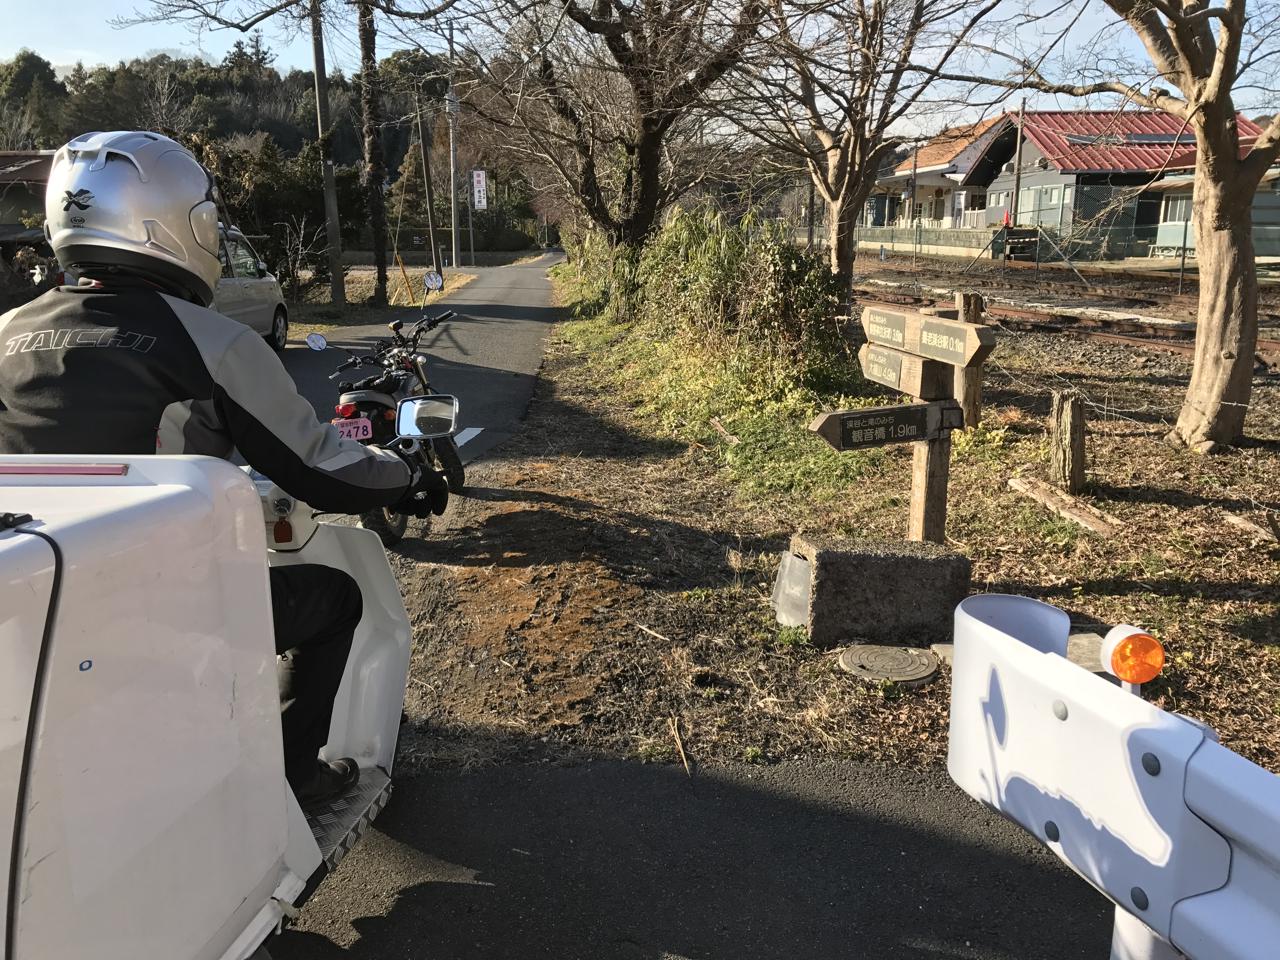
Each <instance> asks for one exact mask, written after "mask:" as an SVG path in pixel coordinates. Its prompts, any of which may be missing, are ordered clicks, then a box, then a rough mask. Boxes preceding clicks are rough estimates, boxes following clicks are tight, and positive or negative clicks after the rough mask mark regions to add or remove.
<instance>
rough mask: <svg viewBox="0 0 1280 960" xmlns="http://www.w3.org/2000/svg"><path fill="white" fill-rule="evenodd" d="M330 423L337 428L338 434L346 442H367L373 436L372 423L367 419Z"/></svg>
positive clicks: (359, 418)
mask: <svg viewBox="0 0 1280 960" xmlns="http://www.w3.org/2000/svg"><path fill="white" fill-rule="evenodd" d="M332 423H333V425H334V426H335V427H337V428H338V433H340V434H341V435H342V436H344V437H346V438H347V439H348V440H368V439H369V438H370V437H372V436H373V422H372V421H371V420H370V419H369V418H368V417H355V418H353V419H351V420H334V421H332Z"/></svg>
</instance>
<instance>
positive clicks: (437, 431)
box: [396, 393, 458, 440]
mask: <svg viewBox="0 0 1280 960" xmlns="http://www.w3.org/2000/svg"><path fill="white" fill-rule="evenodd" d="M457 423H458V398H457V397H454V396H450V395H449V394H447V393H441V394H435V395H433V396H429V397H406V398H405V399H403V400H401V401H400V403H399V404H398V405H397V406H396V435H397V436H399V437H402V438H405V439H415V440H430V439H431V438H433V437H447V436H449V434H451V433H453V430H454V427H456V426H457Z"/></svg>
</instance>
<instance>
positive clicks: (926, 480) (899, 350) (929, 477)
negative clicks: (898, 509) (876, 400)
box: [809, 294, 996, 543]
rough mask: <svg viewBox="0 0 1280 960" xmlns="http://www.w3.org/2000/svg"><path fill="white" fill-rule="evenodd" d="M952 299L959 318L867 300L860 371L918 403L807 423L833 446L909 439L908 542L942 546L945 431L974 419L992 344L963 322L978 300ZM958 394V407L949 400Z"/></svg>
mask: <svg viewBox="0 0 1280 960" xmlns="http://www.w3.org/2000/svg"><path fill="white" fill-rule="evenodd" d="M962 298H964V299H963V302H962ZM975 301H977V302H976V303H975ZM957 304H958V306H959V308H960V310H961V313H962V316H964V317H965V319H964V320H951V319H947V318H945V317H940V316H932V315H929V314H925V313H921V312H919V311H915V310H908V309H906V308H904V307H899V306H895V305H890V304H879V303H870V304H866V305H865V306H864V307H863V311H862V328H863V330H865V331H866V334H867V342H866V343H865V344H863V345H862V348H861V349H860V350H859V351H858V360H859V362H860V363H861V364H862V373H863V376H865V377H866V378H867V379H868V380H871V381H873V382H875V383H879V384H883V385H884V386H886V387H891V388H892V389H894V390H899V391H901V392H902V393H907V394H910V395H911V396H913V397H915V398H916V400H917V401H921V402H917V403H913V404H903V405H899V406H892V407H871V408H867V409H863V410H840V411H835V412H833V413H824V414H822V415H820V416H819V417H818V418H817V419H815V420H814V421H813V423H811V424H810V425H809V429H810V430H812V431H814V432H815V433H817V434H818V435H819V436H821V437H822V438H823V439H824V440H826V441H827V442H828V443H829V444H831V446H833V447H835V448H836V449H837V450H859V449H862V448H864V447H877V446H881V445H883V444H886V443H905V442H911V443H914V444H915V447H914V450H913V453H912V458H913V460H912V464H913V465H912V476H911V515H910V521H909V523H908V529H907V539H909V540H928V541H932V542H934V543H942V542H944V541H945V539H946V522H947V477H948V471H949V466H950V462H951V431H952V430H959V429H963V428H964V427H965V424H966V420H969V421H970V425H974V424H975V423H976V409H977V408H976V403H977V402H979V400H980V397H981V390H980V385H981V375H980V373H979V370H980V367H981V364H982V361H983V360H985V359H986V358H987V357H988V356H990V354H991V351H992V350H994V349H995V346H996V337H995V332H994V331H993V330H991V329H990V328H988V327H984V326H980V325H979V324H976V323H971V322H967V320H969V319H972V318H975V317H977V316H980V315H981V302H980V300H978V298H975V297H973V295H972V294H961V295H960V296H959V297H957ZM958 385H959V386H961V388H962V391H963V392H962V393H961V394H959V395H957V394H956V393H955V390H956V388H957V386H958ZM957 396H959V398H960V399H961V400H962V402H963V406H962V404H961V403H957V402H956V400H955V399H954V398H955V397H957ZM975 398H979V399H975Z"/></svg>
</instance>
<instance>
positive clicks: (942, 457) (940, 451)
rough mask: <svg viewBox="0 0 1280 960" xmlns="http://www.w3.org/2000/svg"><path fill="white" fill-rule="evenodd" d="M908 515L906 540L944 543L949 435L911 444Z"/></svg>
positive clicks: (949, 461) (949, 462)
mask: <svg viewBox="0 0 1280 960" xmlns="http://www.w3.org/2000/svg"><path fill="white" fill-rule="evenodd" d="M912 446H913V447H914V448H915V449H914V450H913V451H912V456H911V516H910V518H909V520H908V523H907V539H908V540H916V541H926V542H929V543H945V542H946V539H947V533H946V531H947V473H948V468H949V467H950V464H951V434H950V433H944V434H943V435H942V436H940V437H939V438H938V439H937V440H921V441H917V442H916V443H914V444H912Z"/></svg>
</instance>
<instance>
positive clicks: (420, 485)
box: [392, 470, 449, 518]
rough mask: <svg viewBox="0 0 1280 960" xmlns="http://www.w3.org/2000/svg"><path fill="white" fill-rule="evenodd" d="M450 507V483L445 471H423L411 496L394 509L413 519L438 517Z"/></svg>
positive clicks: (411, 488) (410, 489) (411, 491)
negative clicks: (432, 515)
mask: <svg viewBox="0 0 1280 960" xmlns="http://www.w3.org/2000/svg"><path fill="white" fill-rule="evenodd" d="M448 505H449V482H448V481H447V480H446V479H445V475H444V471H443V470H423V471H422V473H421V476H420V477H419V478H418V481H417V482H416V483H414V484H413V485H412V486H410V488H409V494H408V496H406V497H405V498H404V499H403V500H401V501H400V502H399V503H397V504H396V505H395V506H394V507H393V508H392V509H394V510H395V511H396V512H397V513H407V514H408V515H409V516H411V517H419V518H425V517H427V516H430V515H431V514H433V513H434V514H435V515H436V516H437V517H438V516H440V514H442V513H444V509H445V507H447V506H448Z"/></svg>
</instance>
